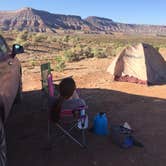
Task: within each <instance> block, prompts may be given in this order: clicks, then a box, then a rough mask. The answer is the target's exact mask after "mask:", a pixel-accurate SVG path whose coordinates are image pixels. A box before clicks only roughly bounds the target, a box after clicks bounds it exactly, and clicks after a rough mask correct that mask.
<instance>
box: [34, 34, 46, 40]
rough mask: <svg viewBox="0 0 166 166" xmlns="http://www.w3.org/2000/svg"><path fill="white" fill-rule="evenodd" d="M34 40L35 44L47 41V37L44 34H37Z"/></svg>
mask: <svg viewBox="0 0 166 166" xmlns="http://www.w3.org/2000/svg"><path fill="white" fill-rule="evenodd" d="M32 40H33V41H34V42H42V41H44V40H47V36H46V35H44V34H40V33H37V34H34V35H33V39H32Z"/></svg>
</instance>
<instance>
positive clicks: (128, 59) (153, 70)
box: [107, 43, 166, 84]
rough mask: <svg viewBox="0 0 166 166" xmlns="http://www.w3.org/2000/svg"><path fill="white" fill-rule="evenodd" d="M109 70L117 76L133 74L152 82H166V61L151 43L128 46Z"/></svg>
mask: <svg viewBox="0 0 166 166" xmlns="http://www.w3.org/2000/svg"><path fill="white" fill-rule="evenodd" d="M107 71H108V72H109V73H110V74H112V75H114V76H115V77H123V76H126V75H127V76H129V77H131V76H133V77H135V78H138V79H140V80H143V81H147V83H150V84H160V83H166V62H165V60H164V58H163V57H162V56H161V55H160V54H159V52H158V51H157V50H156V49H154V48H153V47H152V46H151V45H148V44H144V43H140V44H138V45H135V46H128V47H126V48H125V49H124V50H123V51H122V52H121V53H120V54H119V55H118V56H116V57H115V59H114V60H113V62H112V63H111V65H110V66H109V67H108V69H107Z"/></svg>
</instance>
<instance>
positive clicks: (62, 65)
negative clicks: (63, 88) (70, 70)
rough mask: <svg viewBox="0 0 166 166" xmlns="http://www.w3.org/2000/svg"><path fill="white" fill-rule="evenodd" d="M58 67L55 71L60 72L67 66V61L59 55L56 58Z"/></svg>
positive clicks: (56, 66)
mask: <svg viewBox="0 0 166 166" xmlns="http://www.w3.org/2000/svg"><path fill="white" fill-rule="evenodd" d="M55 61H56V65H55V70H56V71H58V72H61V71H64V69H65V67H66V65H65V60H64V58H63V57H62V56H61V55H58V56H56V57H55Z"/></svg>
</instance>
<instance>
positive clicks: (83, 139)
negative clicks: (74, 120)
mask: <svg viewBox="0 0 166 166" xmlns="http://www.w3.org/2000/svg"><path fill="white" fill-rule="evenodd" d="M82 143H83V145H84V146H85V147H86V146H87V145H86V137H85V130H84V129H83V130H82Z"/></svg>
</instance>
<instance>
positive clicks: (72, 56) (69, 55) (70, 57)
mask: <svg viewBox="0 0 166 166" xmlns="http://www.w3.org/2000/svg"><path fill="white" fill-rule="evenodd" d="M64 58H65V60H66V61H67V62H73V61H78V60H79V55H78V54H77V53H75V52H74V51H73V50H72V49H69V50H66V51H64Z"/></svg>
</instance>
